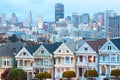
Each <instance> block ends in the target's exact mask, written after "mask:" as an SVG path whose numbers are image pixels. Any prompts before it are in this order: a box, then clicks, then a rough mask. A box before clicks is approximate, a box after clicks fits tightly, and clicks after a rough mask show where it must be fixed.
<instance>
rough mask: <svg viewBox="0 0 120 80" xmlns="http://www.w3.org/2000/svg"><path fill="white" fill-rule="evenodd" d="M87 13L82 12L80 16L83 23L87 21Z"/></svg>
mask: <svg viewBox="0 0 120 80" xmlns="http://www.w3.org/2000/svg"><path fill="white" fill-rule="evenodd" d="M89 19H90V18H89V14H88V13H84V14H82V15H81V16H80V23H83V24H88V23H89Z"/></svg>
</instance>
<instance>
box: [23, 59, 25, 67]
mask: <svg viewBox="0 0 120 80" xmlns="http://www.w3.org/2000/svg"><path fill="white" fill-rule="evenodd" d="M24 61H25V60H24V59H23V67H25V62H24Z"/></svg>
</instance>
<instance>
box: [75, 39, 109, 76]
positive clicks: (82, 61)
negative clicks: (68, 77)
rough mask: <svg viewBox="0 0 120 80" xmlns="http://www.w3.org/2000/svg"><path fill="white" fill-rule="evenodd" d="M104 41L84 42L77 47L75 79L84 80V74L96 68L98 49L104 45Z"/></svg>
mask: <svg viewBox="0 0 120 80" xmlns="http://www.w3.org/2000/svg"><path fill="white" fill-rule="evenodd" d="M106 41H107V40H106V39H101V40H92V41H85V42H84V43H83V44H82V45H80V46H79V48H78V49H77V51H76V52H75V54H76V73H77V77H80V78H84V72H85V71H86V70H88V69H96V70H97V67H98V64H97V63H98V58H97V57H98V55H97V54H98V53H97V52H98V47H99V46H102V45H104V43H105V42H106Z"/></svg>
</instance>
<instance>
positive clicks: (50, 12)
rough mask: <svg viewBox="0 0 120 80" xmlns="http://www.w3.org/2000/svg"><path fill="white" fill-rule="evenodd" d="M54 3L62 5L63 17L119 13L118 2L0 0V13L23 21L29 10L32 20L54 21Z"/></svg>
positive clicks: (96, 0)
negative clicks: (108, 10)
mask: <svg viewBox="0 0 120 80" xmlns="http://www.w3.org/2000/svg"><path fill="white" fill-rule="evenodd" d="M56 3H62V4H64V8H65V11H64V12H65V16H67V15H69V16H71V15H72V13H73V12H77V13H79V14H83V13H90V14H91V16H92V15H93V14H94V13H96V12H104V11H105V10H106V9H107V8H108V9H113V10H114V12H117V13H120V0H1V1H0V13H6V14H7V15H8V16H7V17H8V18H9V17H10V16H11V14H12V13H16V15H17V16H18V18H19V20H25V18H27V17H28V14H29V9H31V11H32V15H33V16H32V17H33V20H35V16H37V15H41V16H42V17H43V20H44V21H54V14H55V13H54V10H55V4H56Z"/></svg>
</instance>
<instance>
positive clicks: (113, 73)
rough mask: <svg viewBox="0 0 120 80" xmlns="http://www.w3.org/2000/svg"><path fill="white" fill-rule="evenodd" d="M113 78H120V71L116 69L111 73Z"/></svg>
mask: <svg viewBox="0 0 120 80" xmlns="http://www.w3.org/2000/svg"><path fill="white" fill-rule="evenodd" d="M111 76H115V77H116V78H118V77H119V76H120V69H114V70H112V71H111Z"/></svg>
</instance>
